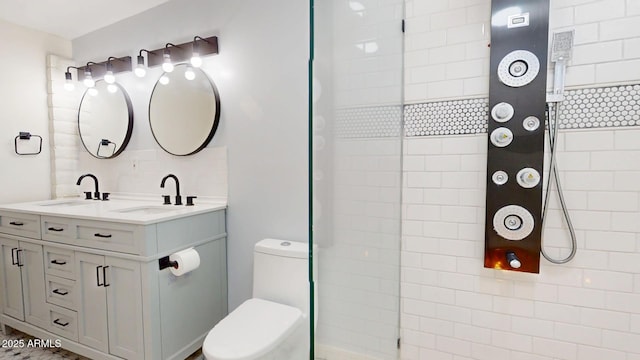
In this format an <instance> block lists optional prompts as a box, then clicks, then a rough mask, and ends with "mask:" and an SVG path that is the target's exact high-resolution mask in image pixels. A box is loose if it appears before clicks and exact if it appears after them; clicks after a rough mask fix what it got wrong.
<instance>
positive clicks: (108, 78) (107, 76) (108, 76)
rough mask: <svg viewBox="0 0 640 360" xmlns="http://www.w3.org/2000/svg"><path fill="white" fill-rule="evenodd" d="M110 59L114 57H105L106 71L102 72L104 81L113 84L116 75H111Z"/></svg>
mask: <svg viewBox="0 0 640 360" xmlns="http://www.w3.org/2000/svg"><path fill="white" fill-rule="evenodd" d="M111 59H115V58H114V57H113V56H110V57H109V58H108V59H107V72H106V73H105V74H104V81H105V82H106V83H107V84H113V83H115V82H116V77H115V75H113V64H112V63H111Z"/></svg>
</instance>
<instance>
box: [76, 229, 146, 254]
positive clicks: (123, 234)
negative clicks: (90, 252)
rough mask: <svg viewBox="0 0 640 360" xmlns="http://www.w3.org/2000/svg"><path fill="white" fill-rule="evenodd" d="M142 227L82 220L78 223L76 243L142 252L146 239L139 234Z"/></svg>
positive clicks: (97, 247) (121, 250)
mask: <svg viewBox="0 0 640 360" xmlns="http://www.w3.org/2000/svg"><path fill="white" fill-rule="evenodd" d="M141 229H142V227H141V226H136V225H130V224H118V223H104V222H97V221H82V222H79V223H78V225H77V229H76V231H77V239H76V245H79V246H87V247H91V248H96V249H103V250H111V251H118V252H125V253H130V254H141V253H142V251H141V247H142V243H143V240H144V239H142V236H141V235H140V236H139V233H141ZM138 239H139V240H140V241H138Z"/></svg>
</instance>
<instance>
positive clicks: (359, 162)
mask: <svg viewBox="0 0 640 360" xmlns="http://www.w3.org/2000/svg"><path fill="white" fill-rule="evenodd" d="M398 114H399V113H398ZM398 135H400V134H399V132H398V133H397V134H396V136H395V137H393V138H376V139H373V138H366V139H353V140H351V139H337V140H335V142H334V144H333V161H334V164H335V165H334V166H335V167H334V168H333V169H332V170H333V179H331V184H332V186H333V196H332V198H331V199H326V198H325V199H318V200H317V201H316V211H315V212H314V217H316V221H315V224H316V226H318V227H320V226H321V225H322V224H326V223H329V224H332V226H331V228H332V229H331V230H330V231H329V233H328V234H326V235H325V236H321V235H320V233H319V232H317V233H316V236H314V241H316V242H317V244H318V246H319V248H320V251H319V255H318V258H317V261H318V266H319V273H318V283H317V287H318V297H319V299H318V300H319V302H318V309H319V317H318V327H317V332H316V344H317V347H316V350H317V354H316V357H317V358H318V359H327V360H342V359H344V360H346V359H349V360H373V359H393V358H396V357H397V355H396V354H397V337H398V311H399V307H400V304H399V301H400V300H399V294H398V291H399V289H398V287H399V282H400V278H399V276H400V274H399V270H398V269H399V266H400V250H399V246H398V245H399V243H398V242H399V234H400V216H401V209H400V201H401V199H400V189H401V180H400V177H401V170H402V169H401V166H400V155H401V139H400V137H399V136H398ZM327 180H328V179H327ZM322 182H324V181H321V184H320V185H322Z"/></svg>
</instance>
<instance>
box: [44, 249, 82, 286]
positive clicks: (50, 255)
mask: <svg viewBox="0 0 640 360" xmlns="http://www.w3.org/2000/svg"><path fill="white" fill-rule="evenodd" d="M73 260H74V259H73V251H72V250H65V249H58V248H54V247H50V246H45V247H44V268H45V272H46V273H47V274H49V275H55V276H60V277H63V278H66V279H70V280H75V278H76V271H75V266H74V263H73Z"/></svg>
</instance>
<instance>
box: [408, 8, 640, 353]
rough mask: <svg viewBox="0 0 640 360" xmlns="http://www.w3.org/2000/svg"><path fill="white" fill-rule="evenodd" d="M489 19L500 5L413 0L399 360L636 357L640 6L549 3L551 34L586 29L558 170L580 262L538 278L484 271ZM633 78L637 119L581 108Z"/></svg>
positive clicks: (553, 237) (550, 235)
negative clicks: (479, 113)
mask: <svg viewBox="0 0 640 360" xmlns="http://www.w3.org/2000/svg"><path fill="white" fill-rule="evenodd" d="M489 18H490V1H489V0H466V1H458V0H437V1H429V0H413V1H407V34H406V52H405V69H406V76H405V82H406V86H405V98H406V102H407V103H408V104H407V106H406V108H405V121H406V123H405V126H406V131H407V133H406V135H407V136H406V137H405V144H404V160H403V162H404V165H403V167H404V170H403V171H404V184H403V188H404V190H403V239H402V241H403V244H402V247H403V251H402V260H401V269H402V275H401V282H402V290H401V303H402V310H401V328H402V334H401V336H402V348H401V358H402V359H407V360H418V359H429V360H440V359H446V360H466V359H509V360H551V359H572V360H601V359H610V360H638V359H640V128H639V127H638V126H637V125H638V122H637V119H636V118H634V116H635V114H637V113H634V112H633V111H637V109H638V104H639V103H640V97H639V96H638V93H637V91H636V92H634V91H635V89H636V88H637V86H633V85H635V84H637V83H640V51H639V50H638V49H640V26H638V24H640V1H638V0H626V1H625V0H551V29H552V31H559V30H568V29H575V31H576V33H575V47H574V53H573V59H572V60H571V63H570V64H569V65H570V66H569V69H568V73H567V86H569V87H571V88H572V89H574V91H573V92H572V94H573V95H577V96H578V97H577V98H574V99H573V101H572V102H571V103H567V104H565V108H564V109H565V110H564V113H563V116H562V117H561V121H562V123H563V124H564V126H563V129H562V130H561V131H560V137H559V143H558V151H559V153H558V165H559V167H560V172H561V179H562V181H563V187H564V190H565V196H566V199H567V204H568V207H569V210H570V214H571V216H572V220H573V223H574V225H575V228H576V232H577V238H578V253H577V255H576V257H575V259H574V260H573V261H572V262H570V263H569V264H566V265H552V264H550V263H548V262H547V261H545V260H542V261H541V262H542V266H541V271H540V274H539V275H534V274H523V273H513V272H500V271H496V270H492V269H484V268H483V261H482V259H483V246H484V243H483V241H484V201H485V181H486V169H485V167H486V149H487V134H486V132H485V131H486V130H485V129H484V128H482V126H479V125H478V124H477V123H476V122H474V121H472V119H468V118H469V117H471V118H473V116H474V115H473V114H475V110H474V109H475V108H473V106H472V104H474V103H477V102H483V101H485V100H486V98H487V97H488V72H489V64H488V57H489V48H488V47H487V45H488V43H489V39H490V34H489V32H488V30H489V28H490V22H489V21H490V20H489ZM551 79H552V77H551V76H549V80H551ZM622 84H630V85H631V87H630V88H628V87H616V88H613V87H609V90H613V91H614V92H615V91H617V90H619V89H623V90H624V89H628V90H630V91H631V94H627V95H624V96H623V95H622V94H619V95H617V96H615V98H614V99H612V102H613V104H614V105H615V103H616V102H620V104H619V105H622V102H623V101H628V103H627V104H626V105H623V108H627V107H628V111H631V113H629V114H624V115H623V114H621V113H617V114H616V111H612V112H611V111H605V112H603V111H601V110H602V109H603V108H604V107H606V106H608V101H604V100H594V102H593V103H592V106H588V105H587V104H577V103H576V99H578V98H579V96H580V95H581V94H584V95H585V98H586V95H587V91H586V90H581V91H582V93H579V92H578V90H575V89H577V88H589V89H594V90H593V93H592V94H596V93H597V91H598V90H597V89H598V88H601V90H602V91H603V92H604V91H605V88H606V86H609V85H622ZM623 90H620V91H623ZM591 91H592V90H588V92H591ZM627 96H629V98H628V99H627V98H626V97H627ZM464 101H466V102H467V105H466V106H462V104H461V103H462V102H464ZM455 105H461V106H462V108H466V112H465V111H461V113H463V116H462V118H463V119H464V120H462V121H460V120H459V119H458V120H455V118H456V115H455V111H453V110H452V109H451V107H453V108H455ZM419 107H422V108H424V109H426V108H429V109H431V111H429V112H427V111H417V109H418V108H419ZM438 107H440V108H441V110H442V111H443V112H442V115H441V116H440V117H441V120H440V123H439V124H438V121H437V120H434V121H432V122H429V121H428V120H429V119H428V117H429V116H428V115H427V114H431V118H433V117H434V116H433V113H434V111H437V110H435V109H436V108H438ZM572 107H574V108H575V110H577V111H579V110H580V109H586V108H589V109H593V111H591V112H585V113H583V114H581V115H580V116H574V115H571V114H570V112H569V111H570V110H571V108H572ZM412 108H413V109H414V110H416V112H417V113H418V115H417V116H414V118H413V119H412V115H411V113H410V112H409V110H411V109H412ZM485 114H486V112H485ZM621 116H622V117H621ZM625 116H629V118H628V119H626V118H625ZM436 117H437V116H436ZM432 120H433V119H432ZM625 120H626V121H627V122H626V123H624V124H623V122H622V121H625ZM630 120H633V121H632V122H630ZM412 121H413V122H412ZM464 121H467V122H468V123H467V124H466V126H467V129H468V131H466V130H465V131H460V130H459V129H461V128H462V127H463V126H464V125H465V124H464ZM410 122H412V124H413V125H411V124H410ZM580 124H583V125H580ZM587 124H588V125H587ZM408 125H411V126H408ZM630 125H631V126H630ZM589 127H597V129H586V128H589ZM412 129H413V130H412ZM581 129H584V130H581ZM548 216H549V217H548V218H547V219H548V220H547V221H548V223H547V225H548V226H547V228H546V230H545V233H544V235H545V237H544V239H545V240H544V245H545V248H546V249H547V251H548V252H549V253H550V254H551V255H552V256H555V257H560V256H563V255H566V254H567V253H568V244H569V238H568V233H567V229H566V225H565V224H564V222H563V221H562V220H561V217H560V211H559V210H558V206H557V201H555V200H553V201H552V203H551V211H550V213H549V215H548Z"/></svg>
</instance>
